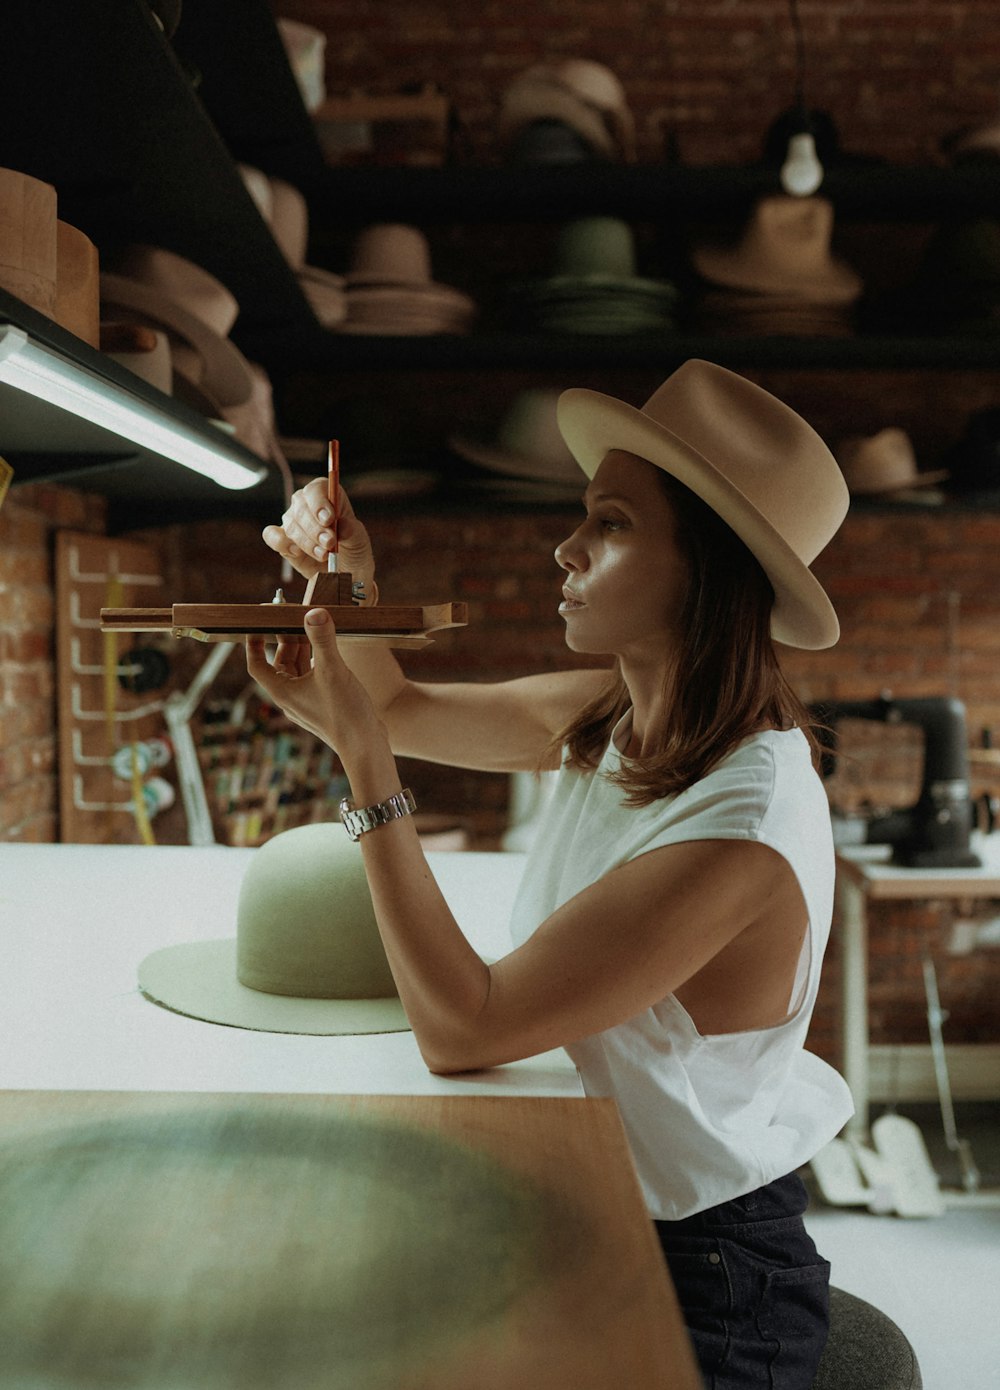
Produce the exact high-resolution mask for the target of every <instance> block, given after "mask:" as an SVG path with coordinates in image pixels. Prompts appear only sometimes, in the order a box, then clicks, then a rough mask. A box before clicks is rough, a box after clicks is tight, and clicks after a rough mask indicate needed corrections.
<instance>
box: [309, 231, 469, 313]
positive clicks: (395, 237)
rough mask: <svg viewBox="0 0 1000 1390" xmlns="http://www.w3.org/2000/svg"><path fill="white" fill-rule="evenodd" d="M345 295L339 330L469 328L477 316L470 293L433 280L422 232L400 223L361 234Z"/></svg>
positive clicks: (428, 248)
mask: <svg viewBox="0 0 1000 1390" xmlns="http://www.w3.org/2000/svg"><path fill="white" fill-rule="evenodd" d="M344 297H345V303H346V309H347V313H346V316H345V318H344V320H343V321H342V322H341V323H338V324H336V325H334V328H335V331H336V332H338V333H356V334H371V335H389V334H399V335H409V334H428V333H468V332H469V330H470V328H471V327H472V322H473V319H474V318H475V315H476V302H475V300H474V299H472V297H471V296H470V295H467V294H465V293H463V291H461V290H458V289H454V288H453V287H452V286H450V285H439V284H437V283H435V281H434V278H433V275H432V272H431V254H430V247H429V245H428V242H427V238H426V237H425V236H424V234H423V232H421V231H420V230H419V229H418V228H416V227H410V226H406V225H403V224H400V223H378V224H376V225H374V226H371V227H366V228H365V230H364V231H363V232H362V233H361V234H360V236H359V237H358V238H357V240H356V241H355V243H354V247H353V250H352V253H351V268H350V270H349V272H348V273H347V275H346V276H345V293H344Z"/></svg>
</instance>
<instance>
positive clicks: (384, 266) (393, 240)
mask: <svg viewBox="0 0 1000 1390" xmlns="http://www.w3.org/2000/svg"><path fill="white" fill-rule="evenodd" d="M368 277H371V278H372V279H374V280H377V281H381V282H383V283H392V284H396V285H426V284H429V283H430V281H431V278H432V274H431V251H430V244H429V242H428V240H427V238H426V236H425V235H424V234H423V232H422V231H421V230H420V228H419V227H411V226H408V225H407V224H406V223H402V222H378V223H375V224H373V225H372V226H370V227H366V228H365V229H364V230H363V231H362V232H361V233H360V234H359V235H358V237H357V240H356V241H355V243H354V246H353V248H352V251H351V269H350V278H351V279H352V280H355V281H361V280H365V279H366V278H368Z"/></svg>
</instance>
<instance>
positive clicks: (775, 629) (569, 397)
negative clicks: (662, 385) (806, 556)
mask: <svg viewBox="0 0 1000 1390" xmlns="http://www.w3.org/2000/svg"><path fill="white" fill-rule="evenodd" d="M558 419H559V427H560V429H561V430H562V434H563V438H564V439H565V440H566V443H567V444H568V445H569V447H570V450H571V452H572V453H573V456H574V458H575V459H576V461H577V462H578V463H579V465H580V467H581V468H582V469H583V471H584V473H586V475H587V477H588V478H592V477H593V476H594V474H595V473H596V472H597V470H598V468H599V467H600V465H601V461H602V459H603V458H604V456H605V455H606V454H607V453H609V452H610V451H611V450H612V449H623V450H625V452H626V453H630V454H636V455H637V456H638V457H639V458H643V459H647V460H648V461H649V462H650V463H652V464H654V465H655V466H656V467H657V468H662V469H663V471H664V472H665V473H669V474H671V476H672V477H674V478H676V479H677V480H678V482H681V483H683V484H684V485H685V486H686V487H689V488H690V489H691V491H692V492H693V493H695V494H696V495H697V496H698V497H700V498H701V499H702V501H704V502H706V503H707V504H708V505H709V506H710V507H711V508H712V510H713V511H714V512H716V513H717V514H718V515H719V516H720V517H721V518H722V519H723V521H725V522H726V523H727V525H729V526H730V527H731V528H732V529H733V531H735V533H736V534H737V535H738V536H739V537H740V539H741V540H742V541H743V543H744V544H745V545H746V546H747V548H748V549H749V550H750V551H751V553H752V554H753V555H754V556H756V558H757V560H758V561H759V563H760V565H761V568H762V569H763V570H764V573H765V574H766V575H767V577H768V579H769V580H770V582H771V585H772V587H773V589H774V607H773V609H772V611H771V636H772V637H773V638H774V640H775V641H776V642H781V643H783V644H784V645H785V646H789V647H801V648H803V649H805V650H809V651H819V650H822V649H823V648H826V647H832V646H833V645H834V644H835V643H836V641H837V639H838V637H839V636H840V623H839V622H838V620H837V614H836V612H835V611H834V607H833V604H832V603H831V602H830V600H829V598H828V597H827V595H826V591H825V590H824V589H823V586H822V585H821V584H820V582H819V580H818V579H817V578H816V576H815V575H814V574H813V573H812V571H811V570H810V569H809V567H808V566H807V565H805V564H804V563H803V562H802V560H800V559H799V557H798V555H796V553H795V551H794V550H792V548H791V546H790V545H789V544H788V542H787V541H786V540H785V539H784V538H783V537H782V536H781V535H780V534H779V532H778V531H776V530H775V528H774V527H773V526H772V525H771V523H770V522H769V521H768V520H767V519H766V518H765V517H764V516H763V515H762V514H761V513H760V512H759V511H758V509H757V508H756V507H755V506H754V505H753V503H752V502H750V501H749V499H748V498H747V497H746V496H745V495H744V494H743V493H742V492H741V491H740V490H739V488H737V487H735V486H734V485H733V484H732V483H731V482H730V481H729V479H728V478H726V477H725V476H724V475H723V474H722V473H720V472H719V470H718V469H717V468H715V467H713V465H712V464H711V463H710V462H709V461H708V459H706V458H704V457H703V456H702V455H701V454H700V453H698V451H697V450H696V449H693V448H692V447H691V446H690V445H689V444H686V443H685V442H684V440H682V439H680V438H679V437H678V436H677V435H675V434H673V433H672V432H671V431H670V430H668V429H666V428H665V427H664V426H663V425H659V424H657V423H656V421H655V420H653V419H651V418H650V417H649V416H648V415H645V414H644V413H643V412H642V411H640V410H636V409H635V408H634V406H630V405H626V404H625V402H624V401H619V400H616V399H615V398H614V397H612V396H605V395H603V394H602V393H601V392H599V391H590V390H587V389H585V388H582V387H574V388H572V389H571V390H569V391H564V392H563V394H562V395H561V396H560V398H559V405H558Z"/></svg>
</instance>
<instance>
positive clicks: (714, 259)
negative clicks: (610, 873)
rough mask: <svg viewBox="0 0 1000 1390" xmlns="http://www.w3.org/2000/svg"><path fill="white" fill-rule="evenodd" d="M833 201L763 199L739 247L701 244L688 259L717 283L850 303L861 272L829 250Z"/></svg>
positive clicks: (859, 285) (822, 301) (860, 287)
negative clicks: (717, 246)
mask: <svg viewBox="0 0 1000 1390" xmlns="http://www.w3.org/2000/svg"><path fill="white" fill-rule="evenodd" d="M832 234H833V204H832V203H831V202H829V200H828V199H826V198H793V197H788V196H785V195H784V194H777V195H775V196H774V197H770V198H761V199H759V200H758V202H757V203H756V205H755V206H754V210H753V212H752V214H751V216H750V219H749V221H748V223H747V225H746V227H745V228H744V230H743V234H742V236H741V238H740V241H739V243H738V245H737V246H735V247H732V248H727V249H718V248H714V247H699V248H695V250H693V251H692V255H691V259H692V263H693V264H694V267H695V269H696V270H697V271H698V274H699V275H701V276H702V277H703V278H704V279H706V280H709V281H711V282H712V283H713V284H716V285H727V286H730V287H731V288H734V289H740V290H745V291H748V292H750V293H755V294H779V295H782V296H785V297H788V298H793V299H805V300H808V301H809V302H810V303H813V304H850V303H853V302H854V301H855V300H856V299H858V297H859V296H860V294H861V292H862V290H863V288H864V285H863V282H862V280H861V277H860V276H859V275H858V274H857V273H856V272H855V271H854V270H853V269H852V268H851V267H850V266H848V265H847V264H845V263H844V262H843V261H842V260H839V259H838V258H837V257H835V256H833V255H832V254H831V251H830V240H831V236H832Z"/></svg>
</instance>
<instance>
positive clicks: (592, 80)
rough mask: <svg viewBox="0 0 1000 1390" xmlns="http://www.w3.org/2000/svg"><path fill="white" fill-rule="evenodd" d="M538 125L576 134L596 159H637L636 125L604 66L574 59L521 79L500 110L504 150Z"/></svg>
mask: <svg viewBox="0 0 1000 1390" xmlns="http://www.w3.org/2000/svg"><path fill="white" fill-rule="evenodd" d="M538 122H559V123H560V124H561V125H563V126H566V127H567V128H568V129H570V130H572V131H575V132H576V134H577V135H578V136H579V137H580V138H581V139H582V140H584V141H585V142H586V146H587V148H588V149H589V151H590V152H591V154H592V155H596V156H598V157H601V158H605V159H626V160H631V159H634V158H635V125H634V122H633V119H632V114H631V112H630V111H629V108H628V103H627V101H626V98H625V92H624V89H623V88H622V85H621V83H620V82H619V80H618V78H617V77H616V76H615V74H614V73H613V72H612V71H611V70H610V69H609V68H607V67H605V66H604V65H603V64H601V63H595V62H592V61H590V60H589V59H586V58H568V59H566V60H564V61H563V62H561V63H556V64H553V65H546V64H536V65H535V66H534V67H530V68H527V69H526V70H525V71H524V72H522V73H520V74H518V76H517V77H515V78H514V80H513V81H512V82H511V83H510V85H509V86H508V87H507V89H506V91H505V92H504V94H503V98H502V101H501V105H500V113H499V117H498V121H497V135H498V137H499V140H500V142H501V145H503V146H504V147H506V148H508V149H510V147H512V146H513V144H514V142H515V141H516V140H517V137H518V136H519V135H520V134H521V132H523V131H525V130H526V129H528V128H529V127H531V126H533V125H535V124H536V123H538Z"/></svg>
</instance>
